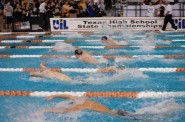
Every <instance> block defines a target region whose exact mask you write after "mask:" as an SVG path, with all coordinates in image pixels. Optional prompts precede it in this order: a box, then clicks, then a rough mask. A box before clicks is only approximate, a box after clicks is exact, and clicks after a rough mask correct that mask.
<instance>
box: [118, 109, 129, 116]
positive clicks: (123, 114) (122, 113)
mask: <svg viewBox="0 0 185 122" xmlns="http://www.w3.org/2000/svg"><path fill="white" fill-rule="evenodd" d="M128 114H129V113H128V112H127V111H123V110H118V111H117V115H119V116H127V115H128Z"/></svg>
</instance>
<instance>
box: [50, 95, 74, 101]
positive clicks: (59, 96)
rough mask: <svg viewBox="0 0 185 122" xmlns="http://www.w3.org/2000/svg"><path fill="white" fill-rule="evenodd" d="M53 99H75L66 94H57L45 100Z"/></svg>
mask: <svg viewBox="0 0 185 122" xmlns="http://www.w3.org/2000/svg"><path fill="white" fill-rule="evenodd" d="M54 98H64V99H75V98H77V97H75V96H72V95H68V94H57V95H51V96H49V97H47V98H46V99H47V100H52V99H54Z"/></svg>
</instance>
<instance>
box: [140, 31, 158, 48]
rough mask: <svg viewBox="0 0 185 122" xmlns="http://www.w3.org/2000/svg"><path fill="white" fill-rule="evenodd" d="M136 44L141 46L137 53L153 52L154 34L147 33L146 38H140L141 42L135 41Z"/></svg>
mask: <svg viewBox="0 0 185 122" xmlns="http://www.w3.org/2000/svg"><path fill="white" fill-rule="evenodd" d="M137 44H138V45H140V46H141V47H140V49H139V51H153V50H154V48H153V46H155V44H156V42H155V36H154V34H153V33H152V32H151V33H148V34H147V35H146V38H142V40H140V41H137Z"/></svg>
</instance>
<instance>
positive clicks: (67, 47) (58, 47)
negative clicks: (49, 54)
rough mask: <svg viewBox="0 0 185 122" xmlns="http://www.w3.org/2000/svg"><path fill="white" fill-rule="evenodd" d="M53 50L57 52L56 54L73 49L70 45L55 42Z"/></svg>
mask: <svg viewBox="0 0 185 122" xmlns="http://www.w3.org/2000/svg"><path fill="white" fill-rule="evenodd" d="M53 50H54V51H57V52H61V51H62V52H63V51H74V50H75V47H73V46H72V45H70V44H66V43H64V42H57V43H56V44H55V46H54V47H53Z"/></svg>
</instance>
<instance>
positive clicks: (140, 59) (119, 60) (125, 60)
mask: <svg viewBox="0 0 185 122" xmlns="http://www.w3.org/2000/svg"><path fill="white" fill-rule="evenodd" d="M155 59H156V58H155V57H152V56H139V57H137V58H131V59H129V58H115V59H114V60H115V62H116V63H126V64H132V63H135V62H145V61H148V60H155Z"/></svg>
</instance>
